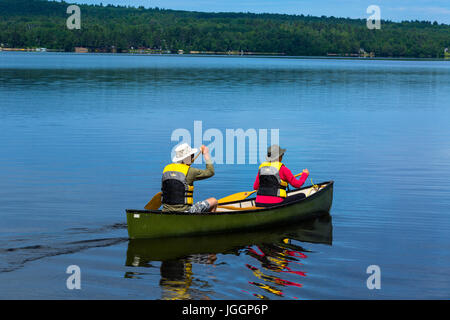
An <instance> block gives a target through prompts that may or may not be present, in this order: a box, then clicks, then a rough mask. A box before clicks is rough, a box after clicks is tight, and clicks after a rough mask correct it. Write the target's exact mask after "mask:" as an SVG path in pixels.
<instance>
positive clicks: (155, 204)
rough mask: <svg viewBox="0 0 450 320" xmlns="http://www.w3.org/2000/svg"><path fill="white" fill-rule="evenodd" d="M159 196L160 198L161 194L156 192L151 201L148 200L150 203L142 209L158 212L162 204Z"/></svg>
mask: <svg viewBox="0 0 450 320" xmlns="http://www.w3.org/2000/svg"><path fill="white" fill-rule="evenodd" d="M161 196H162V193H161V192H158V193H157V194H155V195H154V196H153V198H152V200H150V202H149V203H147V204H146V205H145V207H144V209H145V210H158V209H159V207H161V204H162V203H161Z"/></svg>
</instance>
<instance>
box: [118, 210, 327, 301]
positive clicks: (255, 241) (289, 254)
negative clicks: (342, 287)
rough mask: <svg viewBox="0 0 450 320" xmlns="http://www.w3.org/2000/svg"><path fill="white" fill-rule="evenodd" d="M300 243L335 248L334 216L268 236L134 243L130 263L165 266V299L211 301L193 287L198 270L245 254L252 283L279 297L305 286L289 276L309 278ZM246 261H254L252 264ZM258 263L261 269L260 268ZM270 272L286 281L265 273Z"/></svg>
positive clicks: (266, 233) (162, 281)
mask: <svg viewBox="0 0 450 320" xmlns="http://www.w3.org/2000/svg"><path fill="white" fill-rule="evenodd" d="M294 240H295V241H294ZM297 241H301V242H310V243H323V244H328V245H331V244H332V219H331V216H330V215H329V214H325V215H323V216H321V217H319V218H316V219H314V220H309V221H304V222H302V223H299V224H295V225H290V226H288V227H283V228H281V227H277V228H274V229H270V230H264V231H255V232H245V233H236V234H223V235H209V236H199V237H181V238H165V239H135V240H129V242H128V250H127V259H126V263H125V264H126V266H129V267H154V264H152V262H157V261H161V266H160V274H161V278H160V287H161V289H162V299H207V298H208V297H207V296H205V294H201V293H200V292H199V291H198V290H194V289H193V288H192V283H193V276H194V275H193V272H192V265H193V264H199V265H215V264H216V260H217V256H216V254H234V255H238V256H240V255H245V256H247V257H249V258H251V259H254V262H253V263H252V264H250V263H245V267H246V268H248V269H249V270H251V271H252V273H253V275H254V276H255V277H256V278H257V279H255V281H249V283H250V284H252V285H255V286H257V287H259V288H260V289H263V290H264V291H266V292H269V293H271V294H275V295H276V296H283V295H284V294H283V292H282V289H281V288H282V287H284V286H295V287H301V286H302V284H301V283H299V282H294V281H292V279H291V280H287V279H284V278H283V275H284V274H286V273H289V274H291V275H295V276H296V277H297V276H298V277H305V276H306V274H305V273H304V272H303V271H301V270H299V268H300V267H301V265H302V264H301V261H302V259H306V258H307V256H308V250H306V249H304V248H303V247H301V246H299V245H298V244H295V243H294V242H297ZM245 260H246V262H248V259H245ZM255 263H258V264H259V265H258V266H255ZM266 271H269V272H271V273H274V272H275V273H277V274H279V275H280V276H276V277H275V276H273V275H268V274H265V272H266ZM133 275H134V273H133V272H127V273H126V274H125V277H130V278H131V277H134V276H133ZM195 281H196V282H197V283H196V286H198V285H200V286H201V287H202V290H203V292H204V291H205V289H206V290H207V289H208V287H209V285H208V283H207V281H202V280H200V279H198V278H196V280H195ZM299 281H300V279H299ZM198 282H204V283H200V284H199V283H198ZM253 295H254V296H255V297H257V298H261V299H265V298H268V297H266V296H264V295H262V294H257V293H255V294H253Z"/></svg>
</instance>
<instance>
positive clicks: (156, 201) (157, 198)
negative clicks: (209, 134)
mask: <svg viewBox="0 0 450 320" xmlns="http://www.w3.org/2000/svg"><path fill="white" fill-rule="evenodd" d="M201 153H202V151H200V152H199V153H197V155H196V156H195V157H194V159H193V160H192V163H194V162H195V160H196V159H197V158H198V156H199V155H200V154H201ZM161 196H162V192H158V193H157V194H155V195H154V196H153V198H152V200H150V201H149V202H148V203H147V204H146V205H145V207H144V209H145V210H158V209H159V207H161V204H162V202H161Z"/></svg>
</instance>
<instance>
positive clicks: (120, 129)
mask: <svg viewBox="0 0 450 320" xmlns="http://www.w3.org/2000/svg"><path fill="white" fill-rule="evenodd" d="M196 120H199V121H202V126H203V131H206V130H207V129H210V128H215V129H218V130H220V131H221V132H223V133H225V130H226V129H238V128H242V129H244V130H247V129H251V128H254V129H268V130H270V129H279V136H280V144H281V145H282V146H283V147H285V148H287V150H288V151H287V153H286V156H285V158H284V162H285V163H286V165H287V166H288V167H289V168H290V169H291V170H292V171H293V172H300V171H301V170H302V169H303V168H308V169H309V170H310V172H311V178H312V179H313V181H314V182H320V181H327V180H334V181H335V186H334V200H333V207H332V210H331V212H330V216H325V217H321V218H319V219H316V220H313V221H307V222H304V223H302V224H295V225H291V226H289V228H286V227H285V228H276V229H269V230H265V231H260V232H251V233H239V234H234V235H227V236H220V235H217V236H210V237H196V238H181V239H166V240H152V241H150V240H149V241H129V240H128V235H127V229H126V219H125V209H126V208H142V207H143V206H144V205H145V204H146V203H147V202H148V200H149V199H150V198H151V197H152V196H153V195H154V194H155V193H156V192H158V191H159V188H160V179H161V171H162V168H163V166H164V165H165V164H167V163H168V162H169V161H170V152H171V149H172V148H173V146H175V144H176V143H175V142H172V141H171V134H172V132H173V131H174V130H175V129H177V128H185V129H187V130H189V131H191V132H193V127H194V121H196ZM0 124H1V134H0V221H1V222H0V298H4V299H5V298H6V299H8V298H32V299H34V298H36V299H38V298H44V299H47V298H50V299H79V298H82V299H110V298H111V299H135V298H138V299H287V300H292V299H294V300H295V299H354V298H356V299H399V298H400V299H416V298H426V299H431V298H437V299H448V298H450V232H449V231H450V126H449V124H450V62H446V61H381V60H378V61H367V60H332V59H316V60H314V59H290V58H265V57H200V56H199V57H193V56H132V55H106V54H101V55H95V54H87V55H75V54H52V53H4V52H3V53H0ZM203 166H204V165H197V167H203ZM257 167H258V164H249V163H246V164H240V165H237V164H235V165H231V164H220V165H216V175H215V177H214V178H212V179H209V180H205V181H200V182H197V183H196V194H195V198H196V200H201V199H203V198H206V197H209V196H214V197H216V198H220V197H223V196H226V195H228V194H231V193H235V192H238V191H244V190H251V188H252V185H253V181H254V178H255V175H256V171H257ZM309 183H310V181H309V180H308V184H309ZM70 265H78V266H79V267H80V268H81V273H82V277H81V290H68V289H67V288H66V279H67V277H68V276H69V275H68V274H66V269H67V267H68V266H70ZM370 265H378V266H379V267H380V269H381V289H379V290H369V289H368V288H367V286H366V280H367V278H368V277H369V274H367V273H366V270H367V267H368V266H370Z"/></svg>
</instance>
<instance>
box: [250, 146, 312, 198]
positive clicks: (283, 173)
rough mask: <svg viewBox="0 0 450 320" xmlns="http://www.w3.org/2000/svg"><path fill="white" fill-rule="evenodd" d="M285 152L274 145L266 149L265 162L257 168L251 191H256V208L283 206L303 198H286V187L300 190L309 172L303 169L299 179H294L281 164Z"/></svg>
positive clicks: (302, 195)
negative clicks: (289, 186)
mask: <svg viewBox="0 0 450 320" xmlns="http://www.w3.org/2000/svg"><path fill="white" fill-rule="evenodd" d="M285 152H286V149H283V148H280V146H279V145H276V144H274V145H273V146H270V147H269V148H268V149H267V157H266V160H267V161H266V162H263V163H262V164H261V165H260V166H259V169H258V174H257V176H256V180H255V183H254V184H253V189H254V190H258V192H257V193H256V201H255V202H256V204H255V205H256V206H257V207H269V206H273V205H279V204H285V203H288V202H293V201H296V200H298V199H300V198H304V197H305V195H304V194H303V193H300V194H298V195H295V196H291V197H287V192H286V190H287V187H288V185H289V184H290V185H291V186H293V187H294V188H300V187H301V186H302V185H303V184H304V183H305V181H306V179H307V178H308V175H309V171H308V169H304V170H303V172H302V175H301V176H300V177H299V179H297V178H295V176H294V175H293V174H292V172H291V170H289V169H288V168H287V167H286V166H285V165H284V164H283V163H282V162H281V161H282V160H283V155H284V153H285Z"/></svg>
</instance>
